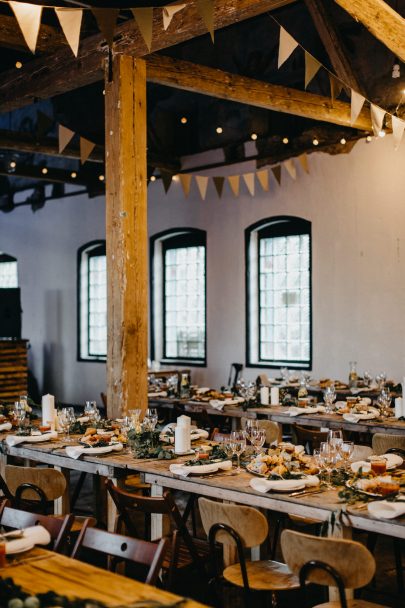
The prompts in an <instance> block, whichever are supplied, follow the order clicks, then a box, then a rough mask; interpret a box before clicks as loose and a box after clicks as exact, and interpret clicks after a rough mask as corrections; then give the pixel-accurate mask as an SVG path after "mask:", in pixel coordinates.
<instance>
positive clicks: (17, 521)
mask: <svg viewBox="0 0 405 608" xmlns="http://www.w3.org/2000/svg"><path fill="white" fill-rule="evenodd" d="M73 522H74V515H72V514H69V515H65V517H63V519H60V518H57V517H52V516H50V515H41V514H40V513H29V512H28V511H21V510H19V509H13V508H12V507H9V506H7V504H5V505H4V506H3V508H2V509H1V512H0V525H1V526H2V527H4V528H6V529H10V530H17V529H20V528H28V527H30V526H37V525H41V526H43V527H44V528H46V529H47V530H48V532H49V534H50V535H51V540H52V543H51V547H50V548H51V549H52V550H53V551H56V552H57V553H63V552H64V551H65V550H66V547H67V544H68V537H69V534H70V531H71V529H72V525H73Z"/></svg>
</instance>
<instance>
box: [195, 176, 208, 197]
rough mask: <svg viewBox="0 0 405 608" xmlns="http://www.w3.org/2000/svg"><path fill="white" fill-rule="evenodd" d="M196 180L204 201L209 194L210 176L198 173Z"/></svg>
mask: <svg viewBox="0 0 405 608" xmlns="http://www.w3.org/2000/svg"><path fill="white" fill-rule="evenodd" d="M195 181H196V182H197V186H198V189H199V191H200V195H201V198H202V200H203V201H205V197H206V195H207V187H208V177H207V176H206V175H196V176H195Z"/></svg>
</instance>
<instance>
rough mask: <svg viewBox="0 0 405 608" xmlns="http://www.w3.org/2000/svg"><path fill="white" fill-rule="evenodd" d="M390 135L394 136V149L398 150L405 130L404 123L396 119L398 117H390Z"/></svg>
mask: <svg viewBox="0 0 405 608" xmlns="http://www.w3.org/2000/svg"><path fill="white" fill-rule="evenodd" d="M391 119H392V134H393V136H394V148H395V150H398V148H399V146H400V145H401V141H402V137H403V135H404V130H405V121H403V120H401V119H400V118H398V116H392V117H391Z"/></svg>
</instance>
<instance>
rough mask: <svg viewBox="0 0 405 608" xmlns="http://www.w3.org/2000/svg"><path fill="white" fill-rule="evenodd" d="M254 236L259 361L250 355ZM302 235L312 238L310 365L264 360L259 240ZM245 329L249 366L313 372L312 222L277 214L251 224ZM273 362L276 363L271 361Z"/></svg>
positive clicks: (248, 230)
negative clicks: (253, 241) (254, 237)
mask: <svg viewBox="0 0 405 608" xmlns="http://www.w3.org/2000/svg"><path fill="white" fill-rule="evenodd" d="M252 233H257V235H258V236H257V265H258V267H257V269H256V272H257V297H258V306H257V317H256V323H257V335H258V348H257V361H253V360H252V357H251V352H250V350H251V349H250V343H251V326H250V325H251V323H250V308H251V293H250V278H251V277H250V274H251V269H250V259H249V249H250V241H251V235H252ZM300 234H307V235H308V236H309V360H308V362H303V361H291V360H289V361H282V360H277V361H275V360H269V359H261V353H260V349H261V347H260V345H261V323H260V317H261V305H260V240H261V239H263V238H270V237H277V236H294V235H300ZM245 300H246V306H245V313H246V317H245V327H246V338H245V349H246V352H245V359H246V367H257V368H267V369H280V367H288V368H291V369H305V370H309V371H311V370H312V363H313V323H312V316H313V306H312V223H311V222H310V221H309V220H306V219H305V218H302V217H297V216H291V215H278V216H274V217H268V218H265V219H262V220H260V221H258V222H255V223H254V224H251V225H250V226H248V227H247V228H246V229H245ZM272 361H273V362H272Z"/></svg>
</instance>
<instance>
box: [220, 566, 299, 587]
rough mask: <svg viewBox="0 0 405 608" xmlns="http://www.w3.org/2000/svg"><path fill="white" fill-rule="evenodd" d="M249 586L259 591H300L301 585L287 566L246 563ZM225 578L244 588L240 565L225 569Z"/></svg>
mask: <svg viewBox="0 0 405 608" xmlns="http://www.w3.org/2000/svg"><path fill="white" fill-rule="evenodd" d="M246 568H247V573H248V580H249V586H250V588H251V589H255V590H257V591H259V590H262V591H283V590H287V589H298V588H299V586H300V584H299V581H298V578H297V577H296V576H295V575H294V574H292V572H291V571H290V570H289V569H288V567H287V566H286V564H281V563H280V562H275V561H272V560H270V561H267V560H266V561H264V560H263V561H259V562H247V563H246ZM223 576H224V578H225V579H226V580H227V581H229V582H230V583H233V584H234V585H237V586H238V587H243V580H242V573H241V569H240V564H233V565H232V566H228V567H227V568H225V570H224V572H223Z"/></svg>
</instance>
